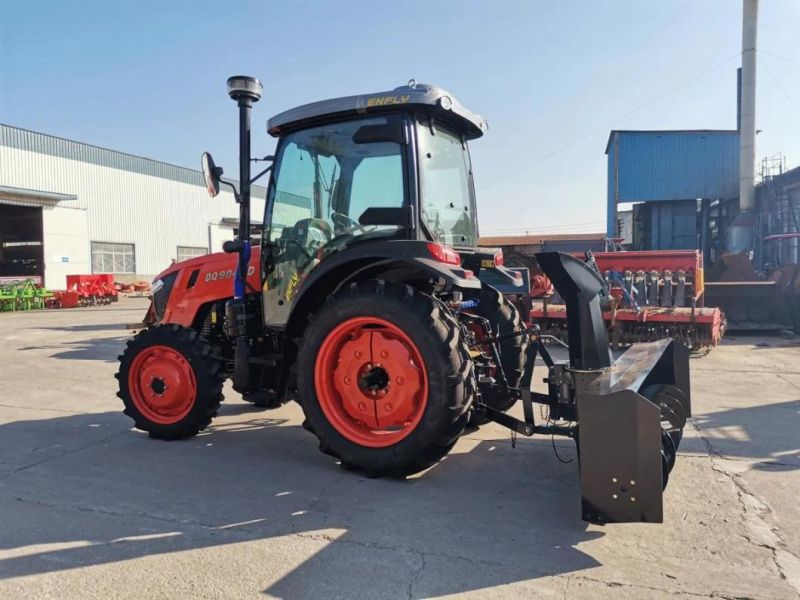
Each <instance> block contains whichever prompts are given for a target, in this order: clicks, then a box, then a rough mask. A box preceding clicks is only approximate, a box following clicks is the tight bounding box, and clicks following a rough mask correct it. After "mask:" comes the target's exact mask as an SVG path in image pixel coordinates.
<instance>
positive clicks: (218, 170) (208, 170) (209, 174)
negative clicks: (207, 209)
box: [200, 152, 222, 198]
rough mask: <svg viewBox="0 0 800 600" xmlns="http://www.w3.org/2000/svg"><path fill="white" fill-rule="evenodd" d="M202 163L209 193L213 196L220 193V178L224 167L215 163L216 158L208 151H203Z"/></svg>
mask: <svg viewBox="0 0 800 600" xmlns="http://www.w3.org/2000/svg"><path fill="white" fill-rule="evenodd" d="M200 163H201V165H202V168H203V178H204V179H205V180H206V189H207V190H208V195H209V196H211V197H212V198H213V197H214V196H216V195H217V194H219V178H220V177H222V167H218V166H217V165H215V164H214V159H213V158H212V157H211V154H209V153H208V152H203V156H202V158H201V159H200Z"/></svg>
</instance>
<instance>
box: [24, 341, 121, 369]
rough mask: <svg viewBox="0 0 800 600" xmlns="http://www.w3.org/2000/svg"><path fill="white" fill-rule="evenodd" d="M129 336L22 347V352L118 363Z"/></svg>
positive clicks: (59, 357) (51, 356) (68, 358)
mask: <svg viewBox="0 0 800 600" xmlns="http://www.w3.org/2000/svg"><path fill="white" fill-rule="evenodd" d="M129 338H130V336H129V335H121V336H114V337H104V338H102V337H101V338H94V339H88V340H87V339H82V340H76V341H73V342H62V343H59V344H50V345H42V346H22V347H20V348H18V351H20V352H26V351H31V350H60V352H55V353H54V354H52V355H50V356H49V357H48V358H58V359H64V360H96V361H101V362H106V363H117V362H118V361H117V356H119V354H121V353H122V351H123V350H124V349H125V342H126V341H127V340H128V339H129Z"/></svg>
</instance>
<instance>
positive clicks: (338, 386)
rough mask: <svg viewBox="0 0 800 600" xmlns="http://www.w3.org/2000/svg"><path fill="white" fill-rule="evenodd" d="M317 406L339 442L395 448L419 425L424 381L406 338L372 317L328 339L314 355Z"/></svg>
mask: <svg viewBox="0 0 800 600" xmlns="http://www.w3.org/2000/svg"><path fill="white" fill-rule="evenodd" d="M314 379H315V386H316V391H317V397H318V399H319V401H320V406H321V408H322V410H323V412H324V413H325V416H326V417H327V418H328V420H329V421H330V422H331V424H332V425H333V426H334V427H335V428H336V429H337V431H339V433H341V434H342V435H343V436H344V437H346V438H347V439H349V440H350V441H352V442H355V443H358V444H361V445H363V446H371V447H384V446H390V445H392V444H395V443H397V442H398V441H400V440H401V439H403V438H404V437H406V436H407V435H409V434H410V433H411V432H412V431H413V430H414V428H415V427H416V426H417V425H418V424H419V422H420V420H421V419H422V414H423V413H424V410H425V406H426V405H427V395H428V380H427V372H426V370H425V366H424V363H423V362H422V357H421V355H420V353H419V350H418V349H417V347H416V345H415V344H414V342H413V341H412V340H411V338H410V337H409V336H408V335H407V334H406V333H405V332H403V331H402V330H401V329H399V328H398V327H397V326H395V325H394V324H392V323H390V322H388V321H385V320H383V319H379V318H376V317H357V318H354V319H350V320H348V321H345V322H344V323H341V324H340V325H338V326H337V327H336V328H334V329H333V331H331V333H330V334H328V337H327V338H326V339H325V341H324V342H323V344H322V346H321V347H320V351H319V354H318V355H317V362H316V369H315V375H314Z"/></svg>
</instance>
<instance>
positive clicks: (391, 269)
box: [266, 240, 481, 330]
mask: <svg viewBox="0 0 800 600" xmlns="http://www.w3.org/2000/svg"><path fill="white" fill-rule="evenodd" d="M381 276H383V278H387V279H394V280H397V281H408V282H411V281H415V280H416V281H431V282H433V286H434V287H435V288H438V289H440V290H444V289H460V290H480V289H481V282H480V280H479V279H478V278H477V277H476V276H475V275H474V274H473V273H472V272H471V271H469V270H467V269H465V268H463V267H461V266H460V265H451V264H446V263H442V262H439V261H437V260H435V259H434V258H433V257H432V256H431V255H430V253H429V252H428V249H427V243H426V242H419V241H412V240H386V241H370V242H368V243H363V244H353V245H352V246H350V247H349V248H346V249H344V250H342V251H340V252H339V253H337V254H334V255H332V256H330V257H328V258H326V259H324V260H323V261H321V262H320V263H319V265H318V266H317V267H316V268H315V269H314V270H313V271H311V273H310V274H309V275H308V277H307V278H306V279H305V280H304V281H303V282H302V283H301V285H300V287H299V289H298V290H297V293H296V294H295V295H294V297H293V298H292V306H291V310H290V311H289V314H288V317H287V318H285V319H283V318H281V315H276V317H275V318H273V319H272V320H268V321H267V323H266V325H267V326H269V327H277V328H284V327H285V328H286V329H288V330H291V329H292V326H293V324H295V323H297V322H298V320H301V319H304V318H305V315H306V314H307V313H308V311H309V307H313V306H315V305H318V304H320V303H321V302H322V300H323V299H324V298H325V297H326V296H328V295H329V294H332V293H334V292H335V291H336V290H338V289H340V288H341V287H342V286H344V285H346V284H349V283H351V282H353V281H358V280H363V279H374V278H376V277H381Z"/></svg>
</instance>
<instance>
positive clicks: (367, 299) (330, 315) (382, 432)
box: [297, 280, 476, 477]
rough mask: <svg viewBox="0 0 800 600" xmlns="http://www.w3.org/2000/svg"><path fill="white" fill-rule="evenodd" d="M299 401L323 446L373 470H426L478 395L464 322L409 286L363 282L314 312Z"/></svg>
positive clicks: (300, 368)
mask: <svg viewBox="0 0 800 600" xmlns="http://www.w3.org/2000/svg"><path fill="white" fill-rule="evenodd" d="M297 373H298V377H297V379H298V381H297V384H298V389H299V394H300V403H301V405H302V407H303V412H304V413H305V416H306V419H307V423H308V427H307V428H308V429H309V430H310V431H312V432H313V433H314V434H315V435H316V436H317V437H318V438H319V440H320V450H322V451H323V452H324V453H326V454H330V455H332V456H335V457H338V458H339V459H340V460H341V463H342V465H343V467H345V468H348V469H359V470H362V471H364V472H365V473H366V474H367V475H368V476H370V477H379V476H387V475H388V476H396V477H402V476H406V475H410V474H412V473H416V472H418V471H421V470H423V469H425V468H427V467H429V466H431V465H432V464H434V463H435V462H437V461H438V460H439V459H441V458H442V457H443V456H444V455H445V454H447V452H449V451H450V448H452V447H453V445H454V444H455V442H456V440H457V439H458V437H459V436H460V435H461V432H462V431H463V430H464V427H465V426H466V423H467V416H468V411H469V408H470V406H471V405H472V402H473V400H474V398H475V395H476V394H475V389H476V388H475V380H474V374H473V364H472V360H471V359H470V357H469V353H468V349H467V347H466V344H465V343H464V341H463V339H462V337H461V331H460V329H459V327H458V324H457V322H456V321H455V319H453V318H452V316H451V315H450V314H449V313H448V312H447V309H446V308H445V307H444V306H443V305H442V304H441V303H440V302H439V301H438V300H436V299H434V298H432V297H431V296H428V295H425V294H422V293H420V292H418V291H416V290H414V289H413V288H411V287H410V286H408V285H404V284H400V283H394V282H383V281H374V280H373V281H365V282H360V283H354V284H352V285H351V286H350V287H349V288H347V289H345V290H342V291H341V292H339V293H337V294H336V295H335V296H333V297H332V298H330V299H329V300H328V302H327V303H326V304H325V305H324V306H323V307H322V309H321V310H320V311H319V313H318V314H317V315H316V316H314V317H312V318H311V319H310V323H309V325H308V327H307V328H306V331H305V332H304V335H303V340H302V343H301V346H300V349H299V352H298V358H297Z"/></svg>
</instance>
